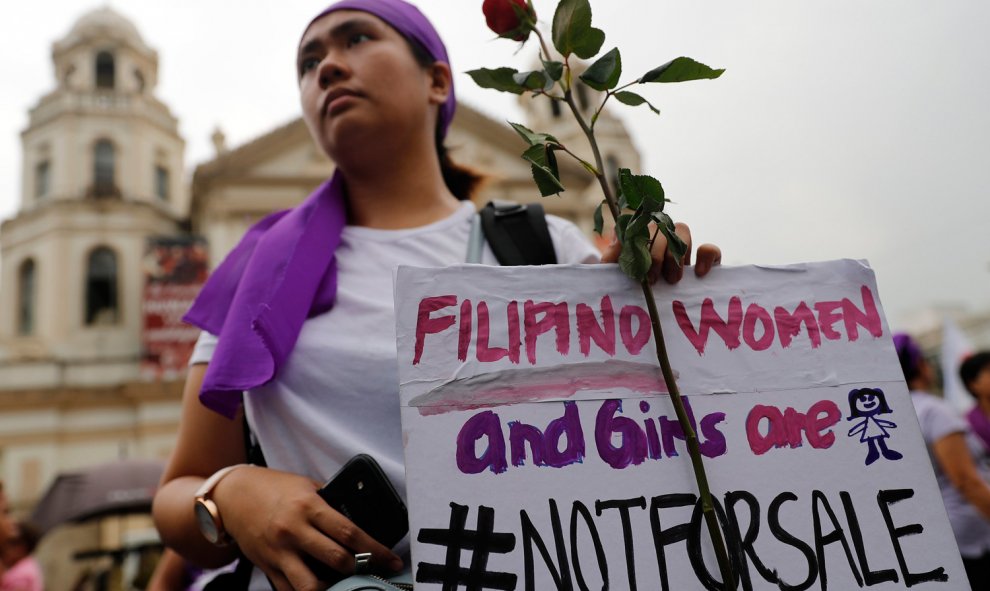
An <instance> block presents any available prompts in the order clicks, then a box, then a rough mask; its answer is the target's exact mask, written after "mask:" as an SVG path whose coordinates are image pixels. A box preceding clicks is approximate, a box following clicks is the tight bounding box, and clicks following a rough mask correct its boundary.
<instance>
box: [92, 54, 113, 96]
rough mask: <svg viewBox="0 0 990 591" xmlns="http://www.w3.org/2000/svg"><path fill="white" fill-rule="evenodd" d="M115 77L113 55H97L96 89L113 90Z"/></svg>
mask: <svg viewBox="0 0 990 591" xmlns="http://www.w3.org/2000/svg"><path fill="white" fill-rule="evenodd" d="M114 76H115V73H114V63H113V54H112V53H110V52H109V51H101V52H100V53H98V54H96V87H97V88H104V89H108V90H113V86H114Z"/></svg>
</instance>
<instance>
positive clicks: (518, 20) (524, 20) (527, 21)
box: [481, 0, 536, 41]
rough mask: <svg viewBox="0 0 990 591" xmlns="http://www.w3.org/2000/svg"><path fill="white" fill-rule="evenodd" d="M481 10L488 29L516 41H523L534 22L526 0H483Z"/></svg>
mask: <svg viewBox="0 0 990 591" xmlns="http://www.w3.org/2000/svg"><path fill="white" fill-rule="evenodd" d="M481 11H482V12H484V13H485V21H486V22H487V23H488V28H489V29H491V30H492V31H495V33H497V34H498V36H499V37H508V38H509V39H515V40H516V41H525V40H526V38H527V37H529V33H530V31H532V30H533V23H534V22H536V15H535V14H533V11H532V10H530V8H529V5H528V4H527V3H526V0H485V2H484V4H482V5H481Z"/></svg>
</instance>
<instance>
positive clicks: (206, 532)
mask: <svg viewBox="0 0 990 591" xmlns="http://www.w3.org/2000/svg"><path fill="white" fill-rule="evenodd" d="M248 465H249V464H234V465H233V466H227V467H226V468H220V469H219V470H217V471H216V472H214V473H213V476H210V477H209V478H207V479H206V481H205V482H203V485H202V486H200V487H199V489H198V490H197V491H196V501H195V505H194V506H195V509H196V521H197V522H199V531H200V532H202V533H203V537H204V538H206V540H207V541H208V542H210V543H211V544H213V545H215V546H226V545H228V544H230V535H228V534H227V531H226V530H225V529H224V528H223V520H222V519H220V511H219V510H218V509H217V504H216V503H214V502H213V499H212V498H210V495H211V494H212V493H213V489H214V488H216V486H217V484H219V483H220V481H221V480H223V478H224V476H226V475H228V474H230V473H231V472H233V471H234V470H236V469H237V468H243V467H244V466H248Z"/></svg>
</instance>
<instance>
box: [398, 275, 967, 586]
mask: <svg viewBox="0 0 990 591" xmlns="http://www.w3.org/2000/svg"><path fill="white" fill-rule="evenodd" d="M396 294H397V295H396V317H397V318H396V323H397V332H396V336H397V340H398V352H399V377H400V382H401V387H400V397H401V404H402V423H403V432H404V441H405V446H406V471H407V489H408V498H409V509H410V521H411V522H410V536H411V539H412V556H413V561H414V568H415V572H416V574H415V576H416V580H417V589H450V590H454V589H459V588H465V589H477V590H482V589H503V590H511V589H520V590H522V589H527V590H529V589H539V590H547V589H603V588H610V589H637V588H642V589H662V590H664V591H666V590H668V589H676V590H684V589H721V588H722V586H721V584H720V583H719V582H718V579H719V574H718V568H717V566H716V563H715V559H714V554H713V553H712V551H711V543H710V541H709V538H708V534H707V531H706V530H705V526H704V525H703V522H702V516H701V510H700V507H699V503H698V499H697V485H696V484H695V481H694V477H693V474H692V471H691V466H690V460H689V458H688V456H687V447H686V445H685V443H684V436H683V432H682V430H681V428H680V427H679V425H678V423H677V419H676V417H675V415H674V411H673V407H672V405H671V403H670V400H669V398H668V396H667V395H666V392H665V386H664V384H663V380H662V378H661V377H660V372H659V368H658V367H657V365H658V364H657V361H656V354H655V350H654V345H653V340H652V334H651V329H650V325H649V318H648V315H647V312H646V310H645V309H644V303H643V300H642V294H641V292H640V291H639V288H638V286H637V285H635V284H633V283H632V282H630V281H629V280H628V279H627V278H625V277H624V276H622V275H621V273H620V272H619V271H618V270H617V269H616V268H614V267H612V266H605V265H591V266H561V267H552V268H551V267H543V268H533V267H512V268H490V267H480V266H473V265H463V266H457V267H452V268H447V269H417V268H409V267H402V268H400V269H399V271H398V274H397V279H396ZM656 294H657V300H658V305H659V306H660V312H661V316H662V318H663V329H664V334H665V335H666V337H665V339H666V341H667V344H668V349H669V354H670V358H671V363H672V365H673V367H674V370H675V371H676V372H677V373H678V384H679V386H680V388H681V393H682V394H683V395H684V396H685V397H686V400H687V404H688V405H689V408H690V413H691V415H692V423H693V425H694V426H695V429H696V431H697V433H698V438H699V442H700V444H701V451H702V454H703V455H704V456H705V458H704V459H705V465H706V466H707V469H708V475H709V479H710V484H711V488H712V491H713V494H714V496H715V499H716V501H717V506H716V509H717V512H718V516H719V518H720V522H721V524H722V529H723V531H724V532H725V536H726V538H727V543H728V544H729V552H730V554H731V557H732V560H733V565H734V567H735V569H736V571H737V572H738V573H739V575H740V577H741V580H740V582H739V587H738V588H740V589H853V588H861V587H868V588H876V589H906V588H908V587H917V588H921V589H940V590H941V589H968V585H967V583H966V577H965V573H964V571H963V567H962V563H961V560H960V558H959V554H958V550H957V549H956V544H955V541H954V539H953V537H952V531H951V529H950V527H949V524H948V522H947V520H946V517H945V511H944V509H943V506H942V500H941V496H940V494H939V491H938V487H937V485H936V482H935V479H934V477H933V474H932V470H931V467H930V464H929V459H928V454H927V452H926V449H925V445H924V442H923V440H922V438H921V435H920V432H919V429H918V422H917V419H916V417H915V414H914V408H913V406H912V403H911V400H910V397H909V394H908V392H907V389H906V386H905V384H904V381H903V377H902V374H901V370H900V367H899V365H898V363H897V358H896V355H895V353H894V351H893V346H892V342H891V338H890V333H889V329H888V327H887V324H886V321H885V320H884V317H883V312H882V309H881V306H880V301H879V299H878V297H877V290H876V282H875V280H874V276H873V273H872V271H871V270H870V269H869V268H868V267H867V266H866V265H865V264H864V263H861V262H857V261H850V260H844V261H834V262H827V263H814V264H805V265H795V266H787V267H777V268H765V267H736V268H728V267H727V268H722V269H719V270H718V271H717V272H715V273H713V274H712V275H711V276H710V277H707V278H705V279H704V280H700V281H699V280H697V279H695V278H694V277H693V276H692V275H691V274H690V273H687V274H685V278H684V280H683V281H682V282H681V283H680V284H678V285H677V286H676V287H670V286H667V285H664V284H661V285H658V286H657V288H656Z"/></svg>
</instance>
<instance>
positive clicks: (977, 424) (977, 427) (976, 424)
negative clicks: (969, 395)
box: [966, 404, 990, 453]
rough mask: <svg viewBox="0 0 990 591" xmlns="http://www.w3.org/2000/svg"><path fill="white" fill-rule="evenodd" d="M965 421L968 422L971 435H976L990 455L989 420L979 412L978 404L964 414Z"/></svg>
mask: <svg viewBox="0 0 990 591" xmlns="http://www.w3.org/2000/svg"><path fill="white" fill-rule="evenodd" d="M966 420H967V421H969V426H970V427H971V428H972V429H973V433H976V435H977V436H979V438H980V441H982V442H983V448H984V449H985V450H986V451H987V452H988V453H990V419H988V418H987V415H985V414H983V411H982V410H980V405H979V404H977V405H976V406H974V407H973V408H972V409H970V411H969V412H968V413H966Z"/></svg>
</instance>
